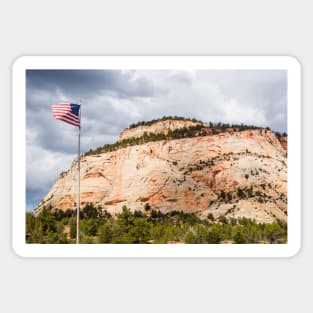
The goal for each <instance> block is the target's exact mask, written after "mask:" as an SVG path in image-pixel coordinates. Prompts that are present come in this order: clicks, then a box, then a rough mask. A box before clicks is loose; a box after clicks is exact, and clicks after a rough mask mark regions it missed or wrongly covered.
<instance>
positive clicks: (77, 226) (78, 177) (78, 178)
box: [76, 101, 82, 244]
mask: <svg viewBox="0 0 313 313" xmlns="http://www.w3.org/2000/svg"><path fill="white" fill-rule="evenodd" d="M81 107H82V104H81V101H79V127H78V156H77V172H78V173H77V180H78V192H77V215H76V244H79V213H80V128H81V121H80V119H81Z"/></svg>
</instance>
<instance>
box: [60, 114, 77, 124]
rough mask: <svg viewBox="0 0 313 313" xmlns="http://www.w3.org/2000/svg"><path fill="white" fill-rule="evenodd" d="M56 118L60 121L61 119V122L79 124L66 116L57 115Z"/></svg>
mask: <svg viewBox="0 0 313 313" xmlns="http://www.w3.org/2000/svg"><path fill="white" fill-rule="evenodd" d="M56 119H57V120H60V121H63V122H66V123H68V124H71V125H74V126H79V122H73V121H72V120H70V119H67V118H66V117H64V116H62V117H57V118H56Z"/></svg>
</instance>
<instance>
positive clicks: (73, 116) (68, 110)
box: [51, 103, 80, 127]
mask: <svg viewBox="0 0 313 313" xmlns="http://www.w3.org/2000/svg"><path fill="white" fill-rule="evenodd" d="M51 110H52V115H53V116H54V117H55V118H56V119H57V120H60V121H63V122H66V123H68V124H71V125H74V126H78V127H80V116H79V110H80V105H79V104H74V103H57V104H52V106H51Z"/></svg>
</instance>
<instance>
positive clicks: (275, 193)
mask: <svg viewBox="0 0 313 313" xmlns="http://www.w3.org/2000/svg"><path fill="white" fill-rule="evenodd" d="M175 122H176V123H175V124H176V125H175V126H173V127H186V125H185V124H183V123H185V122H186V121H182V123H181V124H180V123H179V122H178V121H175ZM191 123H192V122H191ZM178 124H179V125H178ZM172 125H173V124H172ZM168 127H171V125H169V124H165V125H164V124H163V126H162V125H161V126H160V125H154V128H153V127H152V128H151V127H150V128H149V130H147V128H145V127H141V128H139V129H136V128H134V129H126V130H125V131H123V132H122V133H121V136H120V140H121V139H123V138H129V137H127V136H139V135H140V134H142V132H144V131H149V132H151V130H152V131H155V132H159V131H160V129H163V130H164V129H167V128H168ZM284 146H285V145H282V143H281V142H280V141H279V140H278V139H277V137H276V136H275V135H274V134H273V133H272V132H271V131H270V130H266V129H255V130H245V131H240V132H223V133H220V134H215V135H212V134H211V135H206V136H199V137H193V138H183V139H175V140H162V141H155V142H148V143H144V144H141V145H133V146H128V147H126V148H121V149H117V150H116V151H112V152H106V153H101V154H95V155H88V156H82V157H81V205H84V204H86V203H93V204H94V205H101V206H102V207H103V208H106V209H107V210H108V211H109V212H111V213H113V214H114V213H116V212H119V211H120V210H121V208H122V206H123V205H127V206H128V207H129V208H130V209H131V210H144V206H145V204H146V203H149V204H150V206H151V207H152V208H153V209H155V210H158V209H159V210H161V211H163V212H168V211H171V210H183V211H185V212H190V213H196V214H197V215H199V216H201V217H204V218H206V217H207V216H208V214H210V213H211V214H212V215H213V216H214V218H217V217H219V216H225V217H227V218H230V217H234V218H238V217H247V218H254V219H256V221H257V222H266V223H269V222H272V221H274V220H275V219H276V218H279V219H281V220H284V221H286V220H287V157H286V150H285V148H284ZM76 198H77V162H73V164H72V166H71V168H70V169H69V170H68V171H67V172H65V173H62V174H61V175H60V176H59V178H58V179H57V181H56V183H55V184H54V186H53V187H52V189H51V190H50V192H49V193H48V194H47V196H46V197H45V198H44V199H43V201H42V202H41V203H40V204H39V206H38V207H37V208H36V210H35V211H34V214H35V215H36V214H38V213H39V212H40V211H41V210H42V208H43V207H44V206H46V207H49V206H51V207H52V209H55V208H59V209H63V210H66V209H68V208H75V206H76Z"/></svg>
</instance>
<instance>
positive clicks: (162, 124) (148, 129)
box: [118, 119, 203, 141]
mask: <svg viewBox="0 0 313 313" xmlns="http://www.w3.org/2000/svg"><path fill="white" fill-rule="evenodd" d="M196 125H203V124H202V123H200V122H193V121H189V120H185V121H181V120H171V119H168V120H164V121H158V122H156V123H153V124H152V125H142V126H137V127H135V128H126V129H124V130H123V131H122V132H121V134H120V136H119V138H118V141H121V140H124V139H129V138H132V137H141V136H143V134H144V133H154V134H167V133H168V132H169V131H170V130H171V131H173V130H175V129H180V128H184V127H190V126H196Z"/></svg>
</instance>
